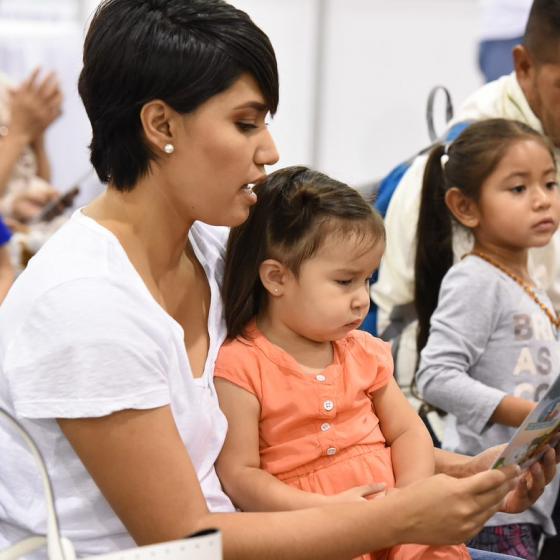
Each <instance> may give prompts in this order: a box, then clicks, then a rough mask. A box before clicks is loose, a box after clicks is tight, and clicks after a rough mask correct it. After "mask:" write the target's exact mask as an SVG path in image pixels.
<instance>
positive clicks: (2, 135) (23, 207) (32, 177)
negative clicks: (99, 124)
mask: <svg viewBox="0 0 560 560" xmlns="http://www.w3.org/2000/svg"><path fill="white" fill-rule="evenodd" d="M61 107H62V93H61V91H60V88H59V86H58V82H57V79H56V77H55V75H54V74H52V73H49V74H47V75H46V76H45V77H44V78H42V79H41V78H40V77H39V69H36V70H34V71H33V72H32V74H31V75H30V76H29V77H28V78H27V79H26V80H24V81H23V82H22V83H21V84H20V85H19V86H16V87H14V86H12V85H11V83H10V81H9V80H8V78H7V77H6V76H5V75H3V74H0V150H1V154H2V156H1V158H0V214H2V215H3V216H4V217H5V218H6V219H7V220H8V221H9V222H11V223H13V221H15V222H20V223H22V224H25V223H27V222H29V221H30V220H32V219H33V218H34V217H36V215H37V214H38V213H39V212H40V211H41V209H42V208H43V207H44V206H45V204H47V203H48V202H50V201H51V200H53V199H54V198H56V196H58V192H57V191H56V190H55V189H54V188H53V187H52V186H51V185H50V179H51V171H50V165H49V160H48V157H47V154H46V151H45V142H44V134H45V131H46V129H47V128H48V127H49V126H50V125H51V124H52V123H53V122H54V121H55V120H56V119H57V118H58V117H59V116H60V114H61Z"/></svg>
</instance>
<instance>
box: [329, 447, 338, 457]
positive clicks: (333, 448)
mask: <svg viewBox="0 0 560 560" xmlns="http://www.w3.org/2000/svg"><path fill="white" fill-rule="evenodd" d="M335 454H336V447H329V448H328V449H327V455H335Z"/></svg>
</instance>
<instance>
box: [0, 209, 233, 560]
mask: <svg viewBox="0 0 560 560" xmlns="http://www.w3.org/2000/svg"><path fill="white" fill-rule="evenodd" d="M225 237H226V230H225V228H217V227H212V226H207V225H205V224H201V223H195V224H194V225H193V227H192V229H191V232H190V233H189V238H190V240H191V243H192V246H193V248H194V251H195V254H196V256H197V258H198V260H199V262H200V264H201V265H202V267H203V268H204V270H205V272H206V275H207V277H208V282H209V285H210V290H211V306H210V312H209V319H208V331H209V336H210V349H209V354H208V358H207V361H206V364H205V368H204V374H203V375H202V377H200V378H193V377H192V372H191V368H190V365H189V361H188V356H187V353H186V350H185V345H184V336H183V329H182V328H181V326H180V325H179V324H178V323H177V322H176V321H174V320H173V319H172V318H171V317H170V316H169V315H168V314H167V313H166V312H165V311H164V310H163V309H162V308H161V307H160V306H159V305H158V304H157V303H156V301H155V300H154V299H153V297H152V296H151V294H150V292H149V291H148V289H147V288H146V286H145V284H144V283H143V281H142V279H141V278H140V276H139V275H138V273H137V272H136V270H135V268H134V267H133V266H132V264H131V262H130V261H129V260H128V257H127V255H126V253H125V251H124V249H123V248H122V246H121V245H120V243H119V242H118V240H117V238H116V237H115V236H114V235H113V234H112V233H111V232H109V231H108V230H107V229H105V228H104V227H102V226H100V225H99V224H98V223H97V222H95V221H94V220H92V219H90V218H88V217H87V216H85V215H84V214H83V213H82V212H81V211H77V212H76V213H75V214H74V215H73V216H72V219H71V220H69V222H68V223H67V224H66V225H65V226H63V227H62V228H61V229H60V230H59V231H58V232H57V233H56V234H55V235H54V236H53V237H52V238H51V239H50V240H49V241H48V242H47V243H46V244H45V246H44V247H43V248H42V249H41V251H39V253H38V254H37V255H36V256H35V257H34V258H33V259H32V260H31V262H30V264H29V266H28V268H27V269H26V270H25V271H24V272H23V273H22V274H21V275H20V277H19V278H18V280H17V281H16V283H15V284H14V286H13V287H12V289H11V291H10V293H9V294H8V296H7V298H6V300H5V301H4V303H3V304H2V307H1V308H0V406H1V407H3V408H5V409H6V410H8V412H10V413H12V414H15V415H16V416H17V417H18V418H19V420H20V421H21V422H22V424H23V425H24V426H25V428H27V430H28V431H29V432H30V434H31V435H32V437H33V438H34V439H35V441H36V442H37V444H38V445H39V448H40V450H41V452H42V454H43V458H44V459H45V462H46V464H47V468H48V471H49V474H50V477H51V481H52V484H53V489H54V494H55V498H56V509H57V512H58V518H59V521H60V526H61V529H62V533H63V535H64V536H66V537H68V538H69V539H70V540H71V541H72V542H73V544H74V546H75V548H76V552H77V554H78V555H86V554H101V553H105V552H109V551H114V550H118V549H123V548H128V547H132V546H134V542H133V540H132V538H131V537H130V536H129V535H128V533H127V531H126V529H125V527H124V526H123V524H122V523H121V522H120V520H119V519H118V518H117V516H116V515H115V514H114V513H113V511H112V509H111V508H110V506H109V504H108V503H107V501H106V500H105V499H104V497H103V496H102V495H101V493H100V491H99V490H98V488H97V486H96V485H95V483H94V482H93V480H92V478H91V477H90V476H89V474H88V472H87V471H86V469H85V468H84V466H83V465H82V463H81V461H80V459H79V458H78V456H77V455H76V454H75V453H74V451H73V449H72V447H71V446H70V445H69V443H68V441H67V440H66V438H65V437H64V435H63V434H62V432H61V430H60V428H59V427H58V424H57V422H56V420H55V419H56V418H82V417H99V416H105V415H108V414H111V413H112V412H115V411H118V410H123V409H131V408H134V409H149V408H155V407H160V406H163V405H168V404H170V405H171V409H172V412H173V416H174V418H175V422H176V424H177V428H178V430H179V432H180V434H181V437H182V439H183V441H184V442H185V446H186V448H187V449H188V451H189V454H190V457H191V460H192V462H193V464H194V468H195V469H196V472H197V475H198V478H199V480H200V484H201V486H202V490H203V493H204V495H205V497H206V500H207V502H208V507H209V509H210V510H211V511H233V509H234V508H233V506H232V504H231V502H230V500H229V499H228V498H227V496H226V495H225V494H224V492H223V491H222V488H221V486H220V482H219V480H218V478H217V476H216V472H215V470H214V462H215V460H216V458H217V456H218V453H219V452H220V450H221V447H222V444H223V441H224V438H225V434H226V430H227V423H226V419H225V417H224V415H223V414H222V412H221V411H220V409H219V407H218V400H217V396H216V391H215V389H214V383H213V370H214V362H215V359H216V355H217V353H218V350H219V348H220V345H221V344H222V342H223V340H224V338H225V325H224V321H223V310H222V305H221V299H220V293H219V286H220V284H221V279H222V274H223V254H224V241H225ZM130 468H131V469H134V465H133V464H131V465H130ZM45 514H46V510H45V502H44V498H43V491H42V487H41V481H40V478H39V474H38V472H37V470H36V467H35V465H34V463H33V461H32V459H31V456H30V453H29V452H28V451H27V450H26V448H25V447H24V446H23V445H22V443H21V441H20V440H19V437H18V436H17V435H16V434H14V433H13V432H12V431H11V429H9V428H8V427H7V426H5V425H3V424H2V422H1V421H0V550H1V549H2V548H5V547H6V546H7V545H8V544H11V543H14V542H17V541H18V540H21V539H22V538H25V537H26V536H29V535H30V534H31V533H40V534H41V533H42V534H44V533H45V532H46V524H45V520H46V519H45Z"/></svg>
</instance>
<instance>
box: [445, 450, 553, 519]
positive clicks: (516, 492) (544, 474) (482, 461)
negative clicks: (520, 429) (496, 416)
mask: <svg viewBox="0 0 560 560" xmlns="http://www.w3.org/2000/svg"><path fill="white" fill-rule="evenodd" d="M506 445H507V444H502V445H497V446H495V447H491V448H490V449H487V450H486V451H483V452H482V453H479V454H478V455H475V456H474V457H467V456H466V455H460V454H459V453H453V452H451V451H444V450H443V449H435V450H434V451H435V461H436V472H438V473H445V474H447V475H450V476H453V477H457V478H463V477H467V476H472V475H473V474H475V473H479V472H484V471H486V470H487V469H490V468H491V467H492V465H493V464H494V463H495V462H496V459H497V458H498V456H499V455H500V453H501V452H502V451H503V449H504V448H505V447H506ZM558 462H560V453H559V452H558V451H557V450H556V449H555V448H553V447H551V448H549V449H548V450H547V451H546V453H545V454H544V455H543V457H542V459H541V460H540V461H539V462H538V463H534V464H533V465H532V466H531V468H530V469H529V470H528V471H527V472H526V473H524V474H523V476H520V477H519V479H518V483H517V484H516V486H515V488H513V489H512V490H511V492H509V493H508V494H507V496H506V499H505V500H504V502H503V504H502V505H501V507H500V511H502V512H504V513H521V512H522V511H525V510H526V509H527V508H529V507H531V506H532V505H533V504H534V503H535V502H536V501H537V500H538V499H539V498H540V496H541V495H542V493H543V491H544V488H545V486H546V485H547V484H548V483H549V482H551V481H552V480H554V478H555V476H556V464H557V463H558Z"/></svg>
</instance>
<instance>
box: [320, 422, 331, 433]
mask: <svg viewBox="0 0 560 560" xmlns="http://www.w3.org/2000/svg"><path fill="white" fill-rule="evenodd" d="M330 429H331V425H330V424H329V423H328V422H325V423H324V424H321V431H322V432H328V431H329V430H330Z"/></svg>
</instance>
